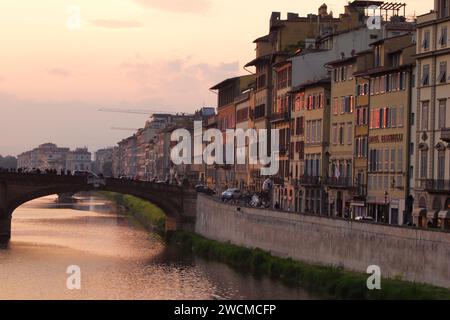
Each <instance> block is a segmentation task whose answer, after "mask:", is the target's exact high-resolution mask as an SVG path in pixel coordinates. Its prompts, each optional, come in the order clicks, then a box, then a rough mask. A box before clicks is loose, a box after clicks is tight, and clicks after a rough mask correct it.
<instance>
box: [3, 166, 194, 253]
mask: <svg viewBox="0 0 450 320" xmlns="http://www.w3.org/2000/svg"><path fill="white" fill-rule="evenodd" d="M80 191H111V192H117V193H121V194H128V195H132V196H135V197H138V198H141V199H144V200H148V201H150V202H152V203H153V204H155V205H157V206H158V207H160V208H161V209H162V210H164V212H165V213H166V231H174V230H193V228H194V225H195V217H196V202H197V194H196V192H195V190H194V189H192V188H190V187H181V186H176V185H167V184H157V183H152V182H146V181H133V180H122V179H113V178H106V179H101V180H99V181H89V179H88V178H87V177H80V176H60V175H51V174H21V173H0V245H2V246H3V247H4V246H5V245H6V244H7V243H8V242H9V240H10V238H11V217H12V214H13V212H14V210H15V209H16V208H17V207H19V206H20V205H22V204H24V203H25V202H28V201H31V200H33V199H37V198H40V197H44V196H48V195H52V194H61V193H76V192H80Z"/></svg>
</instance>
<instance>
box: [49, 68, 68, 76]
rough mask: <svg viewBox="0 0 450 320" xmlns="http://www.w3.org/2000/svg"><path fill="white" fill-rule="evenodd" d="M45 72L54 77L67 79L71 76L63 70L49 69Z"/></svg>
mask: <svg viewBox="0 0 450 320" xmlns="http://www.w3.org/2000/svg"><path fill="white" fill-rule="evenodd" d="M47 72H48V73H49V74H50V75H52V76H55V77H61V78H68V77H70V76H71V74H70V72H69V71H67V70H66V69H63V68H51V69H48V70H47Z"/></svg>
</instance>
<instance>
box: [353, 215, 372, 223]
mask: <svg viewBox="0 0 450 320" xmlns="http://www.w3.org/2000/svg"><path fill="white" fill-rule="evenodd" d="M355 220H356V221H366V222H374V219H373V218H372V217H362V216H361V217H356V218H355Z"/></svg>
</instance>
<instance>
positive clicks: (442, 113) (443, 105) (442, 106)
mask: <svg viewBox="0 0 450 320" xmlns="http://www.w3.org/2000/svg"><path fill="white" fill-rule="evenodd" d="M446 111H447V100H444V99H442V100H439V129H445V128H446V121H445V120H446V119H445V118H446Z"/></svg>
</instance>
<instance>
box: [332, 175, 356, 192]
mask: <svg viewBox="0 0 450 320" xmlns="http://www.w3.org/2000/svg"><path fill="white" fill-rule="evenodd" d="M325 185H326V186H328V187H330V188H331V189H349V188H352V187H353V181H352V179H351V178H347V177H342V178H327V179H326V180H325Z"/></svg>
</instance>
